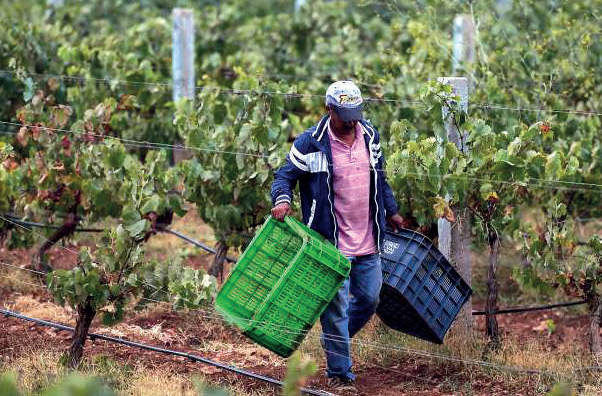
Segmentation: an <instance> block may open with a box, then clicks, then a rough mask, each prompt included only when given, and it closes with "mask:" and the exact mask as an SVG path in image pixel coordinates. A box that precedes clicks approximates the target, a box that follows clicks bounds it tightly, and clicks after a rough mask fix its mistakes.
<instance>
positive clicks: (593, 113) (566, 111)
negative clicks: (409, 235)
mask: <svg viewBox="0 0 602 396" xmlns="http://www.w3.org/2000/svg"><path fill="white" fill-rule="evenodd" d="M0 74H5V75H14V74H17V72H16V71H13V70H0ZM27 75H37V76H43V77H47V78H57V79H65V80H69V79H71V80H79V81H85V80H91V81H95V82H104V83H106V84H111V83H115V82H117V83H119V84H122V85H134V86H160V87H164V88H165V87H167V88H170V87H171V86H172V84H173V83H172V82H147V81H130V80H123V79H113V78H97V77H85V76H68V75H60V74H42V73H27ZM259 77H262V76H259ZM473 80H474V79H473ZM476 81H478V79H477V80H476ZM378 87H379V88H382V87H380V86H378ZM195 90H196V91H198V92H204V91H213V92H220V93H225V94H232V95H267V96H282V97H286V98H291V99H292V98H312V99H320V100H324V95H320V94H309V93H288V92H279V91H269V90H268V91H263V90H260V89H232V88H227V87H219V86H195ZM363 99H364V100H365V101H366V102H382V103H401V104H404V103H405V104H409V105H420V106H422V105H423V103H422V102H421V101H418V100H409V99H395V98H373V97H365V98H363ZM470 107H474V108H479V109H483V110H491V109H493V110H505V111H512V112H537V113H563V114H576V115H580V116H602V112H600V111H598V110H576V109H546V108H529V107H520V106H505V105H501V104H495V103H474V104H471V105H470Z"/></svg>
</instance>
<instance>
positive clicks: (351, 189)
mask: <svg viewBox="0 0 602 396" xmlns="http://www.w3.org/2000/svg"><path fill="white" fill-rule="evenodd" d="M328 137H329V139H330V147H331V151H332V162H333V188H334V213H335V216H336V219H337V225H338V232H339V234H338V248H339V250H340V251H341V252H342V253H343V254H345V255H347V256H362V255H365V254H372V253H376V242H375V240H374V220H373V219H372V217H371V216H370V159H369V157H368V148H367V147H366V143H365V142H364V130H363V127H362V126H361V124H360V123H359V122H358V123H357V126H356V129H355V140H354V142H353V144H352V145H351V146H349V145H347V144H346V143H344V142H342V141H341V140H340V139H339V138H337V137H336V136H335V135H334V133H333V132H332V130H331V129H330V124H329V125H328Z"/></svg>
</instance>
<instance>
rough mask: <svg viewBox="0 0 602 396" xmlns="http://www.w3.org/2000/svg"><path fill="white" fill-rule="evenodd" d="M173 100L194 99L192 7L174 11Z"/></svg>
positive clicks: (172, 37)
mask: <svg viewBox="0 0 602 396" xmlns="http://www.w3.org/2000/svg"><path fill="white" fill-rule="evenodd" d="M172 21H173V25H172V35H171V40H172V77H173V100H174V101H177V100H180V99H182V98H189V99H194V17H193V13H192V10H191V9H188V8H174V9H173V11H172Z"/></svg>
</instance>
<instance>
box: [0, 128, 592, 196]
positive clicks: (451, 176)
mask: <svg viewBox="0 0 602 396" xmlns="http://www.w3.org/2000/svg"><path fill="white" fill-rule="evenodd" d="M0 124H8V125H14V126H20V125H21V124H18V123H14V122H8V121H0ZM42 128H43V129H47V130H51V131H57V132H63V133H73V134H76V135H88V136H95V137H100V138H103V139H112V140H117V141H120V142H122V143H123V144H124V145H130V144H142V145H144V147H146V148H151V149H171V150H193V151H201V152H210V153H218V154H229V155H244V156H250V157H256V158H262V159H266V160H267V159H269V158H270V156H267V155H262V154H253V153H248V152H236V151H226V150H217V149H211V148H203V147H199V146H185V145H174V144H168V143H152V142H147V141H139V140H132V139H124V138H119V137H116V136H107V135H101V134H91V133H90V134H89V133H86V132H79V131H73V130H69V129H61V128H50V127H42ZM0 133H2V132H0ZM9 133H10V134H15V132H9ZM413 161H416V160H415V159H413ZM379 172H382V173H384V174H387V175H389V176H390V175H405V176H417V177H422V178H428V177H434V178H440V179H456V180H468V181H480V182H486V183H501V184H506V185H517V183H516V182H512V181H505V180H491V179H486V178H478V177H472V176H464V175H454V174H448V175H440V174H423V173H417V172H405V171H400V170H399V168H397V170H391V169H382V170H379ZM533 180H535V181H537V182H538V183H539V184H537V185H529V186H528V188H534V187H536V188H542V189H548V190H558V191H563V190H564V191H582V192H585V191H588V192H600V193H602V184H596V183H582V182H570V181H562V180H545V179H538V178H533ZM543 183H550V184H553V183H563V184H565V185H587V186H590V187H599V188H600V189H595V188H574V187H558V186H547V185H544V184H543Z"/></svg>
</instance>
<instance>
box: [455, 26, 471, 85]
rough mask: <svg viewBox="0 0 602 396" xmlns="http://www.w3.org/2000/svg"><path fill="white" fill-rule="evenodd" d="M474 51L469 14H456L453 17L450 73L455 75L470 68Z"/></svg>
mask: <svg viewBox="0 0 602 396" xmlns="http://www.w3.org/2000/svg"><path fill="white" fill-rule="evenodd" d="M474 52H475V25H474V21H473V20H472V17H471V16H470V15H456V17H455V18H454V40H453V58H452V75H454V76H456V75H458V74H459V73H460V71H461V70H470V69H471V66H472V64H473V63H474ZM461 74H463V73H461Z"/></svg>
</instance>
